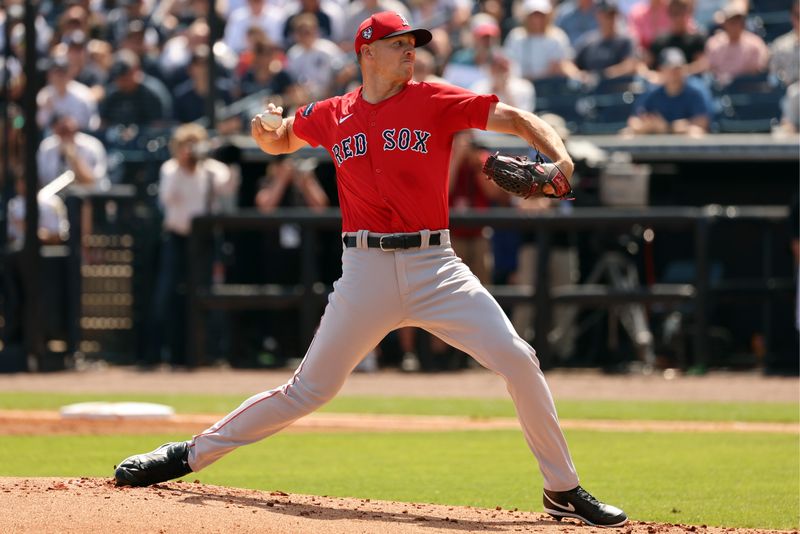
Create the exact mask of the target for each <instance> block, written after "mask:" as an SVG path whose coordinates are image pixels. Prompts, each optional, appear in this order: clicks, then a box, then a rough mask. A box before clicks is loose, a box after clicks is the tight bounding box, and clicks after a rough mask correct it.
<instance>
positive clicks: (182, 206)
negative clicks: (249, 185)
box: [143, 123, 239, 365]
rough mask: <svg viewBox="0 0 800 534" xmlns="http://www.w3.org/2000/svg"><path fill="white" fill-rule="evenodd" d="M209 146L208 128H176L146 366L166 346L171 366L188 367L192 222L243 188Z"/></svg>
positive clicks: (161, 190)
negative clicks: (208, 152) (188, 298)
mask: <svg viewBox="0 0 800 534" xmlns="http://www.w3.org/2000/svg"><path fill="white" fill-rule="evenodd" d="M207 147H208V132H207V131H206V130H205V128H203V127H202V126H200V125H198V124H196V123H189V124H184V125H182V126H179V127H178V128H176V129H175V132H174V133H173V136H172V139H171V141H170V152H171V153H172V158H170V159H169V160H167V161H165V162H164V163H163V164H162V165H161V171H160V178H159V185H158V200H159V203H160V204H161V207H162V209H163V212H164V224H163V226H164V234H163V240H162V244H161V254H160V258H159V263H160V268H159V271H158V281H157V283H156V294H155V299H154V310H153V313H152V314H151V321H152V322H151V324H150V325H149V328H150V330H151V332H150V335H149V336H148V342H149V343H150V345H149V347H148V351H147V356H146V358H147V361H146V362H143V363H146V364H157V363H160V362H161V361H162V356H161V351H162V345H165V346H166V347H168V349H169V356H168V357H167V361H168V362H169V363H171V364H173V365H184V364H185V363H186V344H185V336H186V333H185V309H186V281H187V276H188V263H187V260H188V258H187V252H188V251H187V249H186V247H187V243H188V239H187V238H188V236H189V234H190V232H191V228H192V219H193V218H194V217H196V216H198V215H203V214H207V213H215V212H218V211H219V210H220V207H221V206H222V205H223V204H224V203H225V200H226V198H228V197H231V196H233V195H234V194H235V193H236V190H237V187H238V185H239V181H238V175H236V174H234V173H232V172H231V169H230V168H229V167H228V166H227V165H225V164H224V163H222V162H220V161H217V160H215V159H212V158H210V157H208V156H207V154H206V153H207ZM165 335H166V336H167V339H164V337H165Z"/></svg>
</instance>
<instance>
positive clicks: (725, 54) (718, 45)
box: [706, 0, 769, 86]
mask: <svg viewBox="0 0 800 534" xmlns="http://www.w3.org/2000/svg"><path fill="white" fill-rule="evenodd" d="M718 17H719V19H720V20H722V31H720V32H717V33H715V34H714V35H712V36H711V37H709V38H708V41H707V42H706V61H707V62H708V70H709V71H711V75H712V76H713V78H714V81H715V82H716V83H717V84H718V85H723V86H724V85H727V84H729V83H730V82H731V81H732V80H733V79H734V78H736V77H737V76H742V75H750V74H758V73H760V72H765V71H766V70H767V66H768V62H769V48H767V45H766V43H764V40H763V39H761V37H759V36H758V35H756V34H754V33H753V32H751V31H748V30H746V29H745V18H746V17H747V6H746V5H745V4H744V3H743V2H742V1H741V0H731V1H730V2H729V3H728V4H727V5H726V6H725V7H724V8H722V10H721V11H720V12H719V14H718Z"/></svg>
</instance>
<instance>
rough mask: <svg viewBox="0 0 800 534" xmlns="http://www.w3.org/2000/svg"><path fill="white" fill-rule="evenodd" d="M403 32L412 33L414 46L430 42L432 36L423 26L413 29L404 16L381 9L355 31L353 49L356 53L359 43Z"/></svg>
mask: <svg viewBox="0 0 800 534" xmlns="http://www.w3.org/2000/svg"><path fill="white" fill-rule="evenodd" d="M405 33H413V34H414V38H415V39H416V41H415V43H414V46H415V47H417V46H423V45H426V44H428V43H429V42H431V39H432V38H433V36H432V35H431V32H429V31H428V30H425V29H423V28H417V29H414V28H412V27H411V25H409V23H408V21H407V20H406V18H405V17H404V16H403V15H401V14H400V13H395V12H394V11H382V12H380V13H375V14H374V15H372V16H371V17H369V18H368V19H366V20H364V22H362V23H361V25H360V26H359V27H358V31H357V32H356V40H355V49H356V54H358V52H359V51H360V50H361V45H364V44H370V43H374V42H375V41H379V40H381V39H387V38H389V37H396V36H398V35H403V34H405Z"/></svg>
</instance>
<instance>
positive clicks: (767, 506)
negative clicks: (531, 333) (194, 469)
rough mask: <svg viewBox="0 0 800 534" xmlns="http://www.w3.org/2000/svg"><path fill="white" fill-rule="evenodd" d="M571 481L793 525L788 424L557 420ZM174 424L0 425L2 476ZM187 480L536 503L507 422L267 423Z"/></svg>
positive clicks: (696, 512)
mask: <svg viewBox="0 0 800 534" xmlns="http://www.w3.org/2000/svg"><path fill="white" fill-rule="evenodd" d="M567 437H568V440H569V442H570V447H571V450H572V453H573V456H574V458H575V462H576V465H577V467H578V471H579V473H581V476H582V483H583V484H584V485H585V486H586V487H587V488H588V489H589V490H590V491H592V492H593V493H595V494H596V495H597V496H598V497H600V498H602V499H605V500H608V501H609V502H612V503H614V504H618V505H619V506H621V507H623V508H624V509H625V510H626V511H627V512H628V514H629V515H630V516H631V517H632V518H634V519H638V520H647V521H665V522H671V523H689V524H708V525H719V526H728V527H748V528H779V529H797V528H798V524H799V523H800V519H799V518H798V502H800V490H799V488H800V485H799V484H798V482H800V460H799V459H800V444H799V443H798V437H797V436H796V435H774V434H727V433H715V434H710V433H708V434H706V433H674V434H668V433H658V434H647V433H624V432H591V431H568V432H567ZM183 438H185V436H175V435H172V436H170V435H166V436H165V435H159V436H52V437H40V436H39V437H36V436H2V437H0V458H14V462H2V463H0V475H4V476H110V475H111V473H112V465H113V464H114V463H116V462H117V461H119V460H120V459H121V458H123V457H125V456H127V455H129V454H131V453H134V452H141V451H144V450H148V449H150V448H154V447H155V446H157V445H159V444H161V443H163V442H165V441H170V440H175V439H183ZM187 478H188V479H189V480H192V479H194V478H199V479H200V480H201V481H202V482H205V483H210V484H220V485H226V486H236V487H249V488H258V489H270V490H274V489H280V490H283V491H287V492H297V493H308V494H320V495H333V496H354V497H361V498H373V499H392V500H402V501H416V502H433V503H443V504H452V505H472V506H481V507H494V506H502V507H503V508H514V507H517V508H520V509H522V510H537V511H540V510H541V495H540V488H541V477H540V475H539V473H538V471H537V470H536V467H535V462H534V461H533V458H532V456H531V454H530V452H529V451H528V450H527V448H526V446H525V444H524V442H523V439H522V436H521V433H520V432H518V431H496V432H442V433H397V434H395V433H369V434H364V433H324V434H279V435H277V436H274V437H273V438H270V439H269V440H267V441H264V442H261V443H257V444H254V445H250V446H247V447H243V448H241V449H239V450H237V451H235V452H234V453H233V454H230V455H229V456H227V457H225V458H223V459H222V460H220V461H219V462H218V463H216V464H214V465H213V466H211V467H209V468H207V469H206V470H205V471H203V472H201V473H199V474H197V475H189V477H187Z"/></svg>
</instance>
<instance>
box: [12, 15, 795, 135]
mask: <svg viewBox="0 0 800 534" xmlns="http://www.w3.org/2000/svg"><path fill="white" fill-rule="evenodd" d="M21 3H22V0H8V1H7V2H4V5H5V8H4V9H2V10H0V55H2V57H3V58H6V57H8V62H7V63H8V64H6V65H2V67H3V68H2V69H0V72H2V73H3V76H5V75H7V76H9V77H10V81H9V87H10V98H11V100H15V101H18V100H19V99H20V98H21V95H22V93H23V91H24V88H25V83H26V82H25V75H24V73H23V69H22V67H21V62H22V60H23V53H24V27H23V25H22V23H21V20H20V19H21V9H20V4H21ZM210 4H211V2H209V1H208V0H165V1H161V2H156V1H155V0H68V1H63V2H57V1H54V0H43V1H42V2H40V3H39V5H40V10H39V11H40V12H39V14H38V16H37V18H36V30H37V31H36V43H37V50H38V52H39V55H40V57H41V58H42V62H41V63H40V68H41V69H42V70H43V72H44V75H45V77H46V84H45V87H44V88H43V89H42V90H41V91H39V94H38V97H37V101H38V105H39V113H38V117H37V120H38V122H39V126H40V127H42V128H43V129H44V130H46V131H52V129H53V128H52V126H53V119H54V117H56V116H58V115H68V116H70V117H73V118H74V119H75V121H76V125H77V128H78V129H79V130H80V131H83V132H87V133H95V134H98V133H100V132H103V133H105V132H108V130H109V129H110V128H112V127H115V126H119V125H124V126H126V127H131V126H135V127H137V128H142V127H161V126H167V125H177V124H182V123H187V122H192V121H202V120H204V118H205V117H206V114H207V107H206V100H207V95H208V94H209V92H212V93H213V94H214V95H215V96H216V102H215V108H216V115H217V121H216V123H215V124H214V126H215V127H216V130H217V131H218V132H220V133H232V132H236V131H241V130H242V129H243V127H246V125H247V121H248V120H249V117H250V116H251V114H252V112H253V111H256V112H257V111H258V110H259V109H261V108H263V103H264V101H265V100H267V99H268V100H270V101H272V102H275V103H276V104H278V105H283V107H284V108H285V109H287V111H288V112H290V113H291V111H292V110H293V109H295V108H296V107H297V106H299V105H301V104H303V103H305V102H308V101H313V100H319V99H322V98H325V97H328V96H331V95H334V94H338V93H341V92H343V91H346V90H348V89H350V88H352V87H353V86H354V85H356V84H358V83H359V80H358V76H359V72H358V68H357V64H356V62H355V53H354V50H353V35H354V32H355V30H356V28H357V27H358V24H359V23H360V22H361V21H362V20H363V19H364V18H366V17H368V16H369V15H370V14H372V13H375V12H377V11H383V10H394V11H397V12H399V13H401V14H403V15H404V16H405V17H406V18H407V19H408V20H409V21H410V22H411V24H412V25H419V26H424V27H427V28H430V29H431V30H432V32H433V34H434V38H433V40H432V42H431V44H430V45H428V46H427V47H426V49H425V50H423V51H421V53H420V63H421V64H422V65H421V66H422V68H421V69H419V72H418V73H417V78H418V79H428V80H441V79H444V80H445V81H447V82H450V83H453V84H457V85H460V86H464V87H467V88H471V89H474V90H476V91H492V92H495V93H497V94H498V95H499V96H500V97H501V98H502V99H503V100H505V101H507V102H508V103H510V104H513V105H516V106H519V107H522V108H525V109H530V110H534V109H535V108H536V103H537V99H536V92H537V89H538V87H537V85H538V84H539V83H542V84H543V85H545V86H547V85H548V83H549V82H551V81H552V80H553V79H556V80H559V79H561V80H565V81H568V82H570V87H572V88H574V87H577V86H581V87H582V88H584V89H587V88H588V90H590V91H591V90H592V89H594V88H597V86H598V85H600V84H602V83H603V82H604V81H606V80H614V79H622V80H626V81H631V80H632V79H636V80H639V81H643V82H644V85H643V86H642V85H640V86H639V87H644V90H642V91H640V93H643V94H641V95H637V96H641V98H637V99H636V100H637V101H636V102H635V103H634V102H629V104H630V105H631V106H632V107H631V111H632V113H631V115H633V116H634V118H636V119H637V120H634V121H632V123H631V124H629V125H628V126H629V128H630V129H631V130H633V131H635V132H647V131H658V130H666V131H673V130H674V131H677V132H683V131H691V130H708V129H709V123H710V122H712V119H713V114H714V113H715V112H717V111H718V110H715V109H713V102H711V99H710V98H708V94H711V92H712V90H713V89H714V88H719V87H724V86H725V85H727V84H730V83H731V82H732V81H733V80H735V79H736V78H739V77H741V76H753V75H759V74H764V75H768V76H770V77H771V81H772V82H773V84H775V85H779V86H780V87H781V89H782V91H783V92H786V91H787V90H788V92H789V94H791V95H796V94H797V81H798V57H799V55H800V53H799V52H800V49H799V48H798V29H797V28H798V26H797V25H798V4H797V2H796V1H793V0H750V4H749V3H748V0H564V1H563V2H561V3H557V2H553V1H551V0H483V1H476V2H473V1H470V0H354V1H348V0H218V1H217V2H216V8H217V11H218V12H217V13H216V16H217V17H218V19H217V20H219V22H220V24H219V25H214V26H215V28H219V29H218V30H217V32H216V33H218V34H219V35H218V36H216V37H218V40H213V39H212V35H211V34H212V28H211V26H210V21H209V5H210ZM9 24H10V25H11V28H10V31H8V34H9V35H10V43H8V44H6V43H5V35H6V25H9ZM212 40H213V42H212ZM7 45H8V46H9V47H10V55H8V54H7V52H5V48H6V46H7ZM210 56H213V58H214V60H215V61H214V62H213V65H214V68H215V70H216V75H215V76H214V77H213V78H214V80H215V82H214V87H213V88H212V87H210V86H209V85H210V84H209V79H210V78H209V75H208V68H209V59H210ZM4 63H5V62H4ZM677 73H679V74H680V75H678V74H677ZM688 77H691V78H692V79H693V82H692V83H686V84H683V83H682V82H680V81H676V79H678V78H688ZM694 81H697V83H694ZM683 85H688V86H689V88H688V90H686V91H685V90H684V89H683ZM678 86H680V87H678ZM212 89H213V91H212ZM620 89H622V90H620ZM628 89H630V86H624V87H621V86H618V85H617V86H615V90H616V91H617V92H624V91H625V90H628ZM545 91H546V89H545ZM684 93H686V94H684ZM700 97H703V98H702V99H701V98H700ZM795 100H796V98H794V99H792V98H789V99H787V103H786V106H785V107H786V111H785V120H784V125H785V127H787V128H794V129H796V128H797V120H796V119H797V117H796V113H794V111H796V110H793V109H790V108H796V107H797V103H796V102H795ZM550 111H553V110H550ZM655 115H657V116H658V117H659V118H660V120H659V119H658V118H656V119H654V118H653V117H654V116H655ZM686 115H688V117H687V116H686ZM675 117H680V119H683V120H685V121H686V122H688V123H689V124H688V125H678V126H676V127H673V124H672V123H674V122H675V121H676V120H680V119H676V118H675ZM133 133H135V132H133ZM133 133H132V132H130V131H127V132H126V131H124V130H122V131H121V132H120V131H119V130H115V131H114V135H117V136H119V135H122V136H125V135H133ZM98 136H99V137H100V138H101V140H105V139H103V134H100V135H98Z"/></svg>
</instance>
